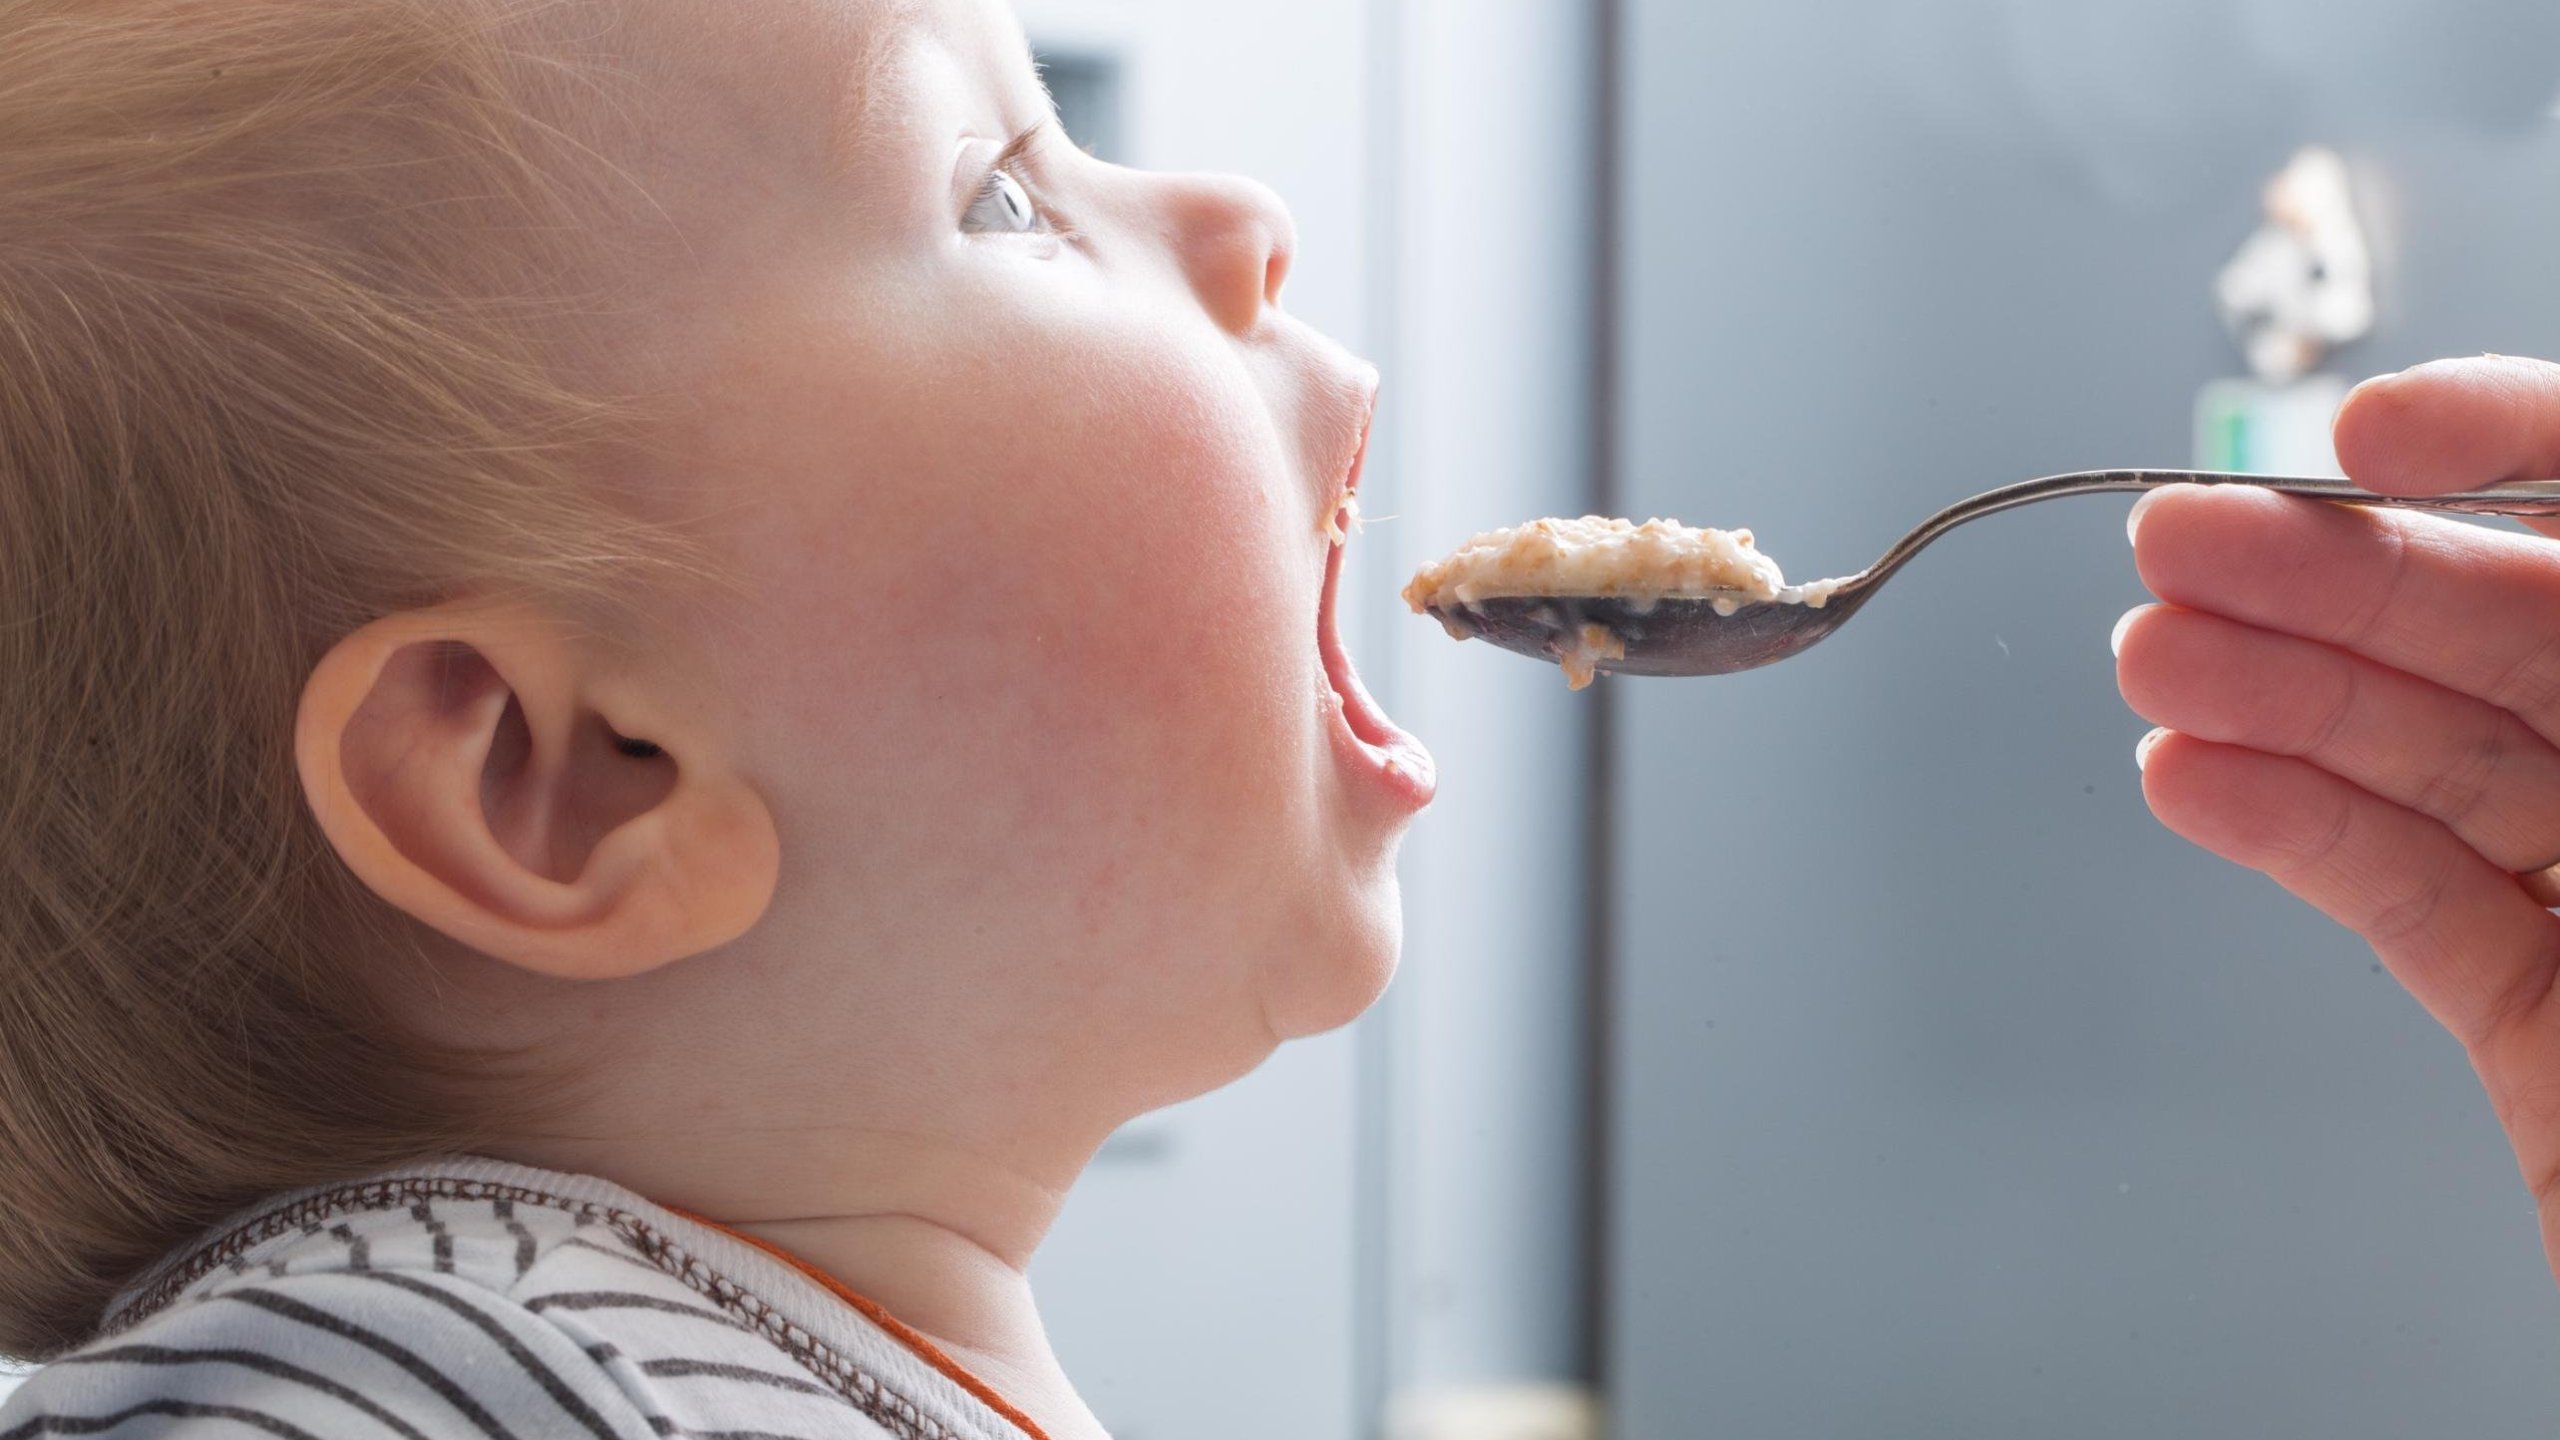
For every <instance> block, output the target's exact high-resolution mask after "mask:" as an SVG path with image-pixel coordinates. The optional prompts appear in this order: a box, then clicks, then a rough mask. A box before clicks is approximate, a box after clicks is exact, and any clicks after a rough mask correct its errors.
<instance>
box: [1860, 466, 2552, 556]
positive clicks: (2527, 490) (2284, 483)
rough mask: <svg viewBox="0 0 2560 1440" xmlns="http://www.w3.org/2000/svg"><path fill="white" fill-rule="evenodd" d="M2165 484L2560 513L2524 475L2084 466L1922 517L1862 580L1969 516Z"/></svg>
mask: <svg viewBox="0 0 2560 1440" xmlns="http://www.w3.org/2000/svg"><path fill="white" fill-rule="evenodd" d="M2164 485H2254V486H2256V487H2258V488H2259V489H2261V490H2280V491H2282V492H2284V493H2285V494H2287V495H2306V496H2310V497H2312V498H2314V499H2319V500H2334V501H2340V502H2343V503H2345V504H2349V505H2388V506H2395V507H2399V508H2402V509H2409V510H2440V511H2446V512H2450V513H2454V514H2461V515H2519V516H2531V517H2539V518H2542V519H2554V518H2560V480H2524V481H2519V482H2517V483H2515V484H2512V485H2501V486H2499V487H2498V488H2496V489H2494V490H2471V491H2465V492H2463V493H2461V494H2457V495H2377V494H2375V493H2374V492H2372V491H2370V490H2366V489H2364V488H2362V487H2360V486H2358V485H2356V484H2354V483H2353V482H2351V481H2346V480H2328V479H2309V478H2304V477H2298V476H2291V475H2233V474H2227V473H2224V472H2221V471H2215V470H2082V471H2076V472H2074V473H2072V474H2069V475H2047V476H2045V477H2044V478H2043V479H2041V480H2028V481H2025V482H2023V483H2020V484H2016V485H2006V486H2003V487H2001V488H2000V489H1997V490H1987V491H1984V492H1983V493H1982V494H1980V495H1976V496H1974V497H1973V498H1972V499H1969V500H1959V501H1957V502H1956V503H1955V504H1953V505H1950V506H1948V507H1947V508H1946V509H1944V510H1941V511H1939V512H1938V513H1937V514H1935V515H1932V516H1930V517H1929V518H1928V519H1926V520H1923V521H1921V522H1920V524H1919V526H1918V528H1916V529H1914V530H1913V531H1912V532H1911V533H1910V534H1908V535H1906V536H1904V537H1902V541H1901V543H1900V544H1897V545H1895V546H1894V547H1893V548H1892V549H1891V550H1889V551H1886V552H1885V556H1884V558H1883V559H1881V560H1879V561H1877V562H1876V563H1875V565H1874V566H1873V567H1871V568H1870V569H1869V570H1868V571H1867V572H1866V574H1865V575H1864V576H1862V577H1860V578H1862V579H1866V580H1882V579H1883V578H1884V577H1885V576H1886V575H1889V574H1891V573H1892V572H1893V571H1895V570H1898V569H1900V568H1901V567H1902V562H1904V561H1906V560H1908V559H1910V558H1911V557H1912V556H1914V555H1916V554H1918V553H1920V550H1921V549H1922V547H1924V546H1926V545H1927V544H1928V543H1929V542H1930V541H1932V540H1935V539H1937V538H1938V537H1939V536H1941V535H1944V534H1946V533H1947V532H1948V531H1950V530H1953V529H1954V528H1956V527H1957V526H1959V525H1962V524H1964V523H1965V522H1966V521H1968V520H1979V519H1981V518H1982V517H1983V516H1985V515H1992V514H1997V513H1998V512H2000V511H2002V510H2012V509H2015V508H2017V507H2018V506H2020V505H2032V504H2034V503H2036V502H2037V501H2039V500H2054V499H2059V498H2061V497H2062V496H2065V495H2093V494H2097V493H2099V492H2101V491H2108V490H2116V491H2123V490H2157V489H2159V488H2160V487H2161V486H2164Z"/></svg>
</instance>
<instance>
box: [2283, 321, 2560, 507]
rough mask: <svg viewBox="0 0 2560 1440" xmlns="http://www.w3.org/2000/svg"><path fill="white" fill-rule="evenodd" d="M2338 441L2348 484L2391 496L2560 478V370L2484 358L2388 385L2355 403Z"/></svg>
mask: <svg viewBox="0 0 2560 1440" xmlns="http://www.w3.org/2000/svg"><path fill="white" fill-rule="evenodd" d="M2331 433H2332V435H2333V437H2334V439H2335V440H2336V442H2337V447H2338V463H2339V465H2340V466H2342V467H2344V469H2345V470H2346V472H2347V475H2348V477H2349V478H2351V479H2353V480H2354V481H2355V482H2356V483H2357V484H2359V485H2361V486H2363V487H2364V488H2366V489H2368V490H2372V491H2377V492H2379V493H2381V494H2385V495H2441V494H2446V493H2449V492H2451V491H2456V490H2485V489H2488V488H2489V487H2490V486H2493V485H2499V484H2503V483H2505V482H2507V481H2510V480H2552V479H2560V365H2553V364H2551V363H2549V362H2548V361H2543V360H2518V359H2513V358H2510V357H2508V356H2504V355H2482V356H2479V357H2477V358H2474V359H2465V360H2434V361H2430V362H2428V363H2427V364H2424V365H2420V366H2418V367H2416V368H2415V369H2411V370H2404V371H2402V372H2400V373H2399V374H2397V375H2384V376H2379V377H2377V378H2375V379H2372V380H2367V381H2366V382H2364V383H2363V384H2362V385H2359V386H2357V387H2356V388H2355V391H2354V393H2353V394H2350V395H2349V396H2347V403H2346V404H2345V405H2343V406H2341V407H2340V408H2339V410H2338V419H2337V424H2336V426H2335V428H2334V429H2333V431H2332V432H2331ZM2545 527H2551V528H2545ZM2536 528H2537V529H2544V531H2545V533H2546V534H2554V533H2560V525H2554V523H2553V522H2543V523H2542V524H2541V525H2537V526H2536Z"/></svg>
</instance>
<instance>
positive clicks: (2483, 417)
mask: <svg viewBox="0 0 2560 1440" xmlns="http://www.w3.org/2000/svg"><path fill="white" fill-rule="evenodd" d="M2336 436H2337V445H2338V458H2339V461H2340V463H2341V464H2342V465H2343V466H2344V467H2345V468H2346V471H2347V473H2348V475H2349V476H2351V477H2352V478H2353V479H2354V480H2355V481H2356V482H2357V483H2358V484H2360V485H2363V486H2364V487H2366V488H2367V489H2371V490H2376V491H2380V492H2382V493H2385V494H2392V495H2429V494H2440V493H2444V492H2448V491H2455V490H2472V489H2480V488H2485V487H2487V486H2490V485H2494V484H2497V483H2500V482H2502V481H2507V480H2524V479H2550V478H2560V366H2554V365H2550V364H2545V363H2543V362H2540V361H2532V360H2512V359H2506V358H2503V357H2498V356H2488V357H2483V358H2481V359H2477V360H2448V361H2439V362H2436V363H2433V364H2429V365H2422V366H2419V367H2418V368H2417V369H2414V370H2411V371H2408V372H2406V373H2403V374H2400V375H2392V376H2386V377H2383V378H2381V379H2378V380H2372V381H2368V382H2366V383H2365V384H2364V385H2362V386H2360V387H2358V388H2357V390H2356V391H2355V393H2354V394H2353V395H2351V396H2349V397H2348V400H2347V404H2346V407H2345V409H2344V410H2342V411H2341V412H2340V413H2339V416H2338V422H2337V429H2336ZM2537 528H2539V529H2541V530H2542V531H2543V533H2544V534H2545V535H2552V536H2560V522H2538V524H2537ZM2134 554H2135V560H2136V563H2137V564H2138V565H2139V567H2140V570H2141V574H2142V579H2143V583H2144V584H2145V585H2147V586H2149V587H2150V589H2151V591H2152V593H2153V594H2155V595H2157V596H2158V597H2159V598H2160V599H2161V601H2163V602H2165V603H2162V604H2159V605H2152V606H2146V607H2144V608H2142V609H2139V610H2136V611H2134V612H2133V613H2132V614H2130V615H2128V616H2126V617H2125V620H2124V622H2123V623H2122V624H2121V625H2120V626H2119V627H2118V629H2117V632H2116V644H2117V654H2118V657H2119V658H2118V661H2117V667H2116V678H2117V684H2118V685H2119V686H2120V687H2121V689H2122V690H2123V692H2124V697H2125V699H2126V701H2127V702H2128V703H2130V704H2131V705H2132V706H2133V708H2134V710H2135V711H2136V712H2138V713H2139V714H2141V715H2142V716H2143V717H2144V718H2145V719H2147V720H2149V721H2151V722H2152V723H2153V724H2154V725H2157V726H2161V727H2163V729H2162V730H2161V731H2155V732H2154V733H2153V734H2152V735H2151V736H2148V737H2146V738H2145V740H2144V742H2143V750H2142V752H2141V753H2142V760H2143V766H2144V768H2143V779H2142V785H2143V793H2144V795H2145V797H2146V798H2147V799H2148V800H2149V801H2150V804H2151V810H2152V813H2153V814H2154V815H2156V816H2158V817H2159V818H2160V820H2161V822H2162V823H2164V824H2166V825H2167V826H2168V827H2169V828H2170V829H2171V830H2173V831H2176V832H2177V833H2178V834H2180V835H2182V836H2185V837H2186V838H2187V839H2189V840H2192V841H2194V842H2195V843H2197V844H2198V845H2201V846H2203V847H2204V848H2205V849H2207V850H2210V851H2212V852H2213V853H2215V854H2217V855H2220V856H2222V857H2224V858H2225V859H2228V860H2232V861H2235V862H2237V863H2239V864H2242V865H2246V866H2249V867H2250V868H2252V869H2256V870H2261V871H2264V872H2265V873H2266V874H2267V875H2269V876H2270V877H2272V878H2273V879H2274V880H2275V881H2276V882H2277V883H2278V884H2280V885H2282V886H2284V887H2285V888H2286V889H2287V890H2290V891H2292V892H2293V893H2294V894H2295V895H2298V896H2300V897H2301V898H2302V899H2304V900H2306V901H2309V902H2310V903H2311V904H2312V905H2314V906H2316V907H2318V908H2319V909H2320V910H2321V911H2323V912H2325V913H2326V914H2328V915H2329V916H2330V917H2331V918H2332V919H2335V920H2337V921H2338V922H2339V923H2341V924H2343V925H2346V926H2348V927H2349V928H2351V929H2353V930H2355V931H2357V932H2358V933H2359V934H2361V935H2362V936H2363V937H2364V938H2365V939H2366V940H2367V941H2369V942H2370V943H2371V944H2372V946H2373V949H2374V953H2375V954H2377V955H2378V956H2380V957H2381V960H2382V963H2383V964H2384V966H2386V967H2387V968H2388V969H2389V970H2390V972H2391V973H2392V974H2393V975H2394V976H2396V977H2397V978H2398V979H2399V981H2400V983H2401V984H2403V985H2405V986H2407V987H2408V989H2409V992H2410V994H2412V995H2413V996H2415V997H2416V998H2417V1000H2418V1003H2419V1004H2420V1005H2422V1006H2424V1007H2425V1008H2426V1009H2427V1011H2428V1012H2429V1013H2430V1014H2432V1015H2434V1016H2435V1018H2436V1019H2437V1020H2438V1021H2440V1022H2442V1023H2443V1025H2444V1026H2445V1028H2446V1029H2448V1030H2450V1031H2452V1032H2453V1034H2454V1036H2455V1037H2456V1038H2457V1039H2459V1040H2460V1041H2461V1042H2462V1044H2463V1046H2464V1048H2465V1049H2466V1050H2467V1051H2468V1052H2469V1054H2470V1057H2471V1063H2472V1066H2473V1068H2474V1069H2476V1070H2477V1071H2478V1072H2479V1075H2480V1079H2481V1081H2482V1083H2483V1084H2484V1085H2485V1086H2486V1087H2487V1089H2488V1094H2489V1101H2490V1104H2491V1105H2492V1106H2494V1107H2495V1109H2496V1111H2497V1115H2498V1121H2499V1123H2500V1124H2501V1125H2503V1126H2504V1127H2505V1128H2506V1132H2507V1138H2508V1140H2509V1141H2510V1142H2511V1143H2512V1144H2513V1145H2514V1147H2515V1152H2516V1160H2517V1163H2518V1164H2519V1165H2520V1166H2521V1167H2522V1170H2523V1173H2524V1178H2525V1183H2526V1184H2527V1185H2528V1186H2529V1187H2530V1188H2531V1190H2532V1193H2533V1196H2534V1199H2535V1202H2536V1204H2537V1205H2538V1207H2539V1212H2540V1215H2541V1221H2542V1240H2543V1248H2544V1252H2545V1254H2546V1256H2547V1257H2548V1258H2549V1259H2550V1261H2551V1263H2552V1265H2553V1267H2554V1273H2555V1275H2560V1000H2555V998H2554V986H2555V981H2560V916H2555V915H2554V914H2553V913H2552V912H2551V911H2550V910H2549V909H2546V908H2545V906H2544V904H2543V902H2542V901H2540V900H2538V899H2536V898H2535V897H2534V896H2533V895H2532V894H2531V893H2529V892H2528V890H2527V888H2526V885H2525V884H2524V883H2523V882H2521V881H2519V879H2518V878H2517V877H2518V874H2519V873H2520V872H2522V873H2528V874H2529V873H2531V872H2534V871H2538V870H2541V869H2542V868H2544V867H2546V866H2551V865H2552V864H2554V862H2560V544H2555V543H2553V542H2552V541H2551V540H2547V539H2542V538H2537V537H2535V536H2528V535H2517V534H2513V533H2508V532H2503V531H2496V530H2490V529H2487V528H2484V527H2481V526H2477V525H2470V524H2465V523H2463V522H2460V521H2455V520H2448V519H2444V518H2442V517H2438V516H2432V515H2421V514H2414V513H2410V512H2406V511H2396V510H2378V509H2371V508H2367V507H2362V506H2350V505H2335V504H2328V503H2324V502H2320V501H2311V500H2301V499H2296V498H2292V497H2288V496H2283V495H2277V494H2273V493H2269V492H2262V491H2251V490H2248V489H2244V488H2241V487H2229V488H2222V489H2213V490H2206V489H2201V488H2196V487H2179V488H2177V489H2172V490H2166V491H2161V492H2158V493H2156V494H2154V495H2150V496H2146V497H2145V499H2144V502H2143V503H2142V504H2141V505H2139V506H2138V507H2137V508H2136V510H2135V513H2134Z"/></svg>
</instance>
